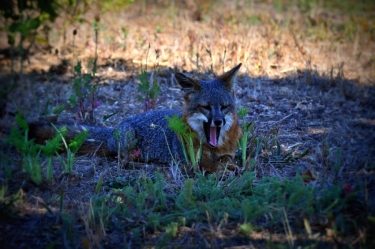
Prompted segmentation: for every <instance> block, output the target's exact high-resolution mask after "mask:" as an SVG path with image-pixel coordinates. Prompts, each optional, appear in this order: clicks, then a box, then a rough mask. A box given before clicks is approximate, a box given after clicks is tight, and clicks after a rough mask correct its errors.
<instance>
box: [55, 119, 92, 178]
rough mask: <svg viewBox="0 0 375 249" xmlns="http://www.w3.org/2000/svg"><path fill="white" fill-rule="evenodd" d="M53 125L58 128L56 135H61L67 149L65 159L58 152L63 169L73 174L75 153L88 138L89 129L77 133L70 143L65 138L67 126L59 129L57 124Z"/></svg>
mask: <svg viewBox="0 0 375 249" xmlns="http://www.w3.org/2000/svg"><path fill="white" fill-rule="evenodd" d="M52 126H53V127H54V128H55V130H56V133H57V134H56V136H59V137H60V138H61V140H62V141H63V144H64V147H65V150H66V160H63V159H62V158H61V156H60V155H59V154H58V153H57V152H56V154H57V156H58V157H59V159H60V161H61V163H62V164H63V169H64V172H65V173H69V174H71V173H72V172H73V164H74V161H75V155H76V153H77V151H78V150H79V148H80V147H81V146H82V144H83V142H84V141H85V140H86V138H87V136H88V131H87V130H85V131H83V132H81V133H79V134H77V135H76V136H75V137H74V138H73V140H72V141H70V143H69V144H68V143H67V141H66V140H65V138H64V134H66V133H67V128H66V127H65V126H63V127H62V128H61V129H57V128H56V126H54V125H53V124H52Z"/></svg>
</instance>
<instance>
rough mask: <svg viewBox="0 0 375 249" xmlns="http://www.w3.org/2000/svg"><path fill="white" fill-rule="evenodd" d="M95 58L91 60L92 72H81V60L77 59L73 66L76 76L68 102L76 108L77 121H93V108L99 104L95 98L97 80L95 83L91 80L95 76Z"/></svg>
mask: <svg viewBox="0 0 375 249" xmlns="http://www.w3.org/2000/svg"><path fill="white" fill-rule="evenodd" d="M96 63H97V58H95V60H94V62H93V69H92V73H89V74H82V72H81V71H82V66H81V62H80V61H78V63H77V65H76V66H75V67H74V72H75V73H76V77H75V79H74V83H73V88H74V94H72V95H70V97H69V102H70V104H71V105H72V106H74V107H76V108H77V112H76V116H75V119H76V120H77V121H79V122H88V123H91V124H93V123H95V122H96V119H95V117H94V110H95V109H96V108H97V107H98V106H100V102H99V101H97V100H96V94H97V90H98V81H96V82H95V84H92V83H91V82H92V81H93V79H94V78H95V73H96Z"/></svg>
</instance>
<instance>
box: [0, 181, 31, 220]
mask: <svg viewBox="0 0 375 249" xmlns="http://www.w3.org/2000/svg"><path fill="white" fill-rule="evenodd" d="M7 192H8V185H7V183H3V184H2V185H1V187H0V218H2V219H4V218H8V217H14V216H15V215H17V214H18V212H19V209H18V207H17V204H21V203H23V202H24V201H25V196H24V194H23V191H22V189H19V190H18V191H17V192H16V193H13V194H11V195H7Z"/></svg>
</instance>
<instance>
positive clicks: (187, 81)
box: [174, 73, 200, 91]
mask: <svg viewBox="0 0 375 249" xmlns="http://www.w3.org/2000/svg"><path fill="white" fill-rule="evenodd" d="M174 77H175V79H176V80H177V82H178V84H179V85H180V86H181V87H182V90H184V91H191V90H199V89H200V85H199V82H198V80H195V79H192V78H190V77H187V76H186V75H184V74H182V73H176V74H175V75H174Z"/></svg>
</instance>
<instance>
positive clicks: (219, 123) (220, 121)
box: [214, 118, 223, 126]
mask: <svg viewBox="0 0 375 249" xmlns="http://www.w3.org/2000/svg"><path fill="white" fill-rule="evenodd" d="M222 123H223V120H222V119H221V118H215V119H214V124H215V125H216V126H221V124H222Z"/></svg>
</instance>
